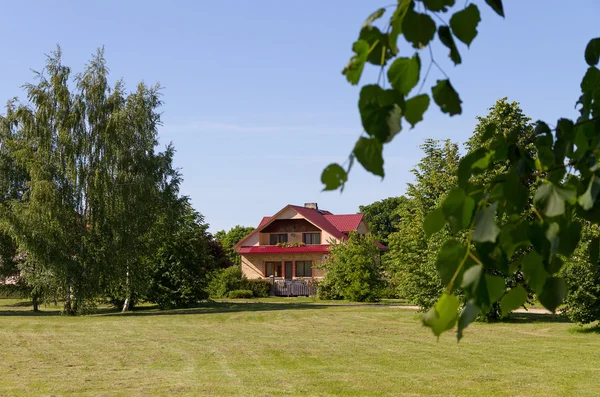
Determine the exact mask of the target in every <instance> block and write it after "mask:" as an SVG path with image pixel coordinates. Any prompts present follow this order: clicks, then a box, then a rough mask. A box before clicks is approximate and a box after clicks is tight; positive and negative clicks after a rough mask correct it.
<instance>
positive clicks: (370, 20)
mask: <svg viewBox="0 0 600 397" xmlns="http://www.w3.org/2000/svg"><path fill="white" fill-rule="evenodd" d="M384 13H385V8H380V9H378V10H377V11H375V12H374V13H372V14H371V15H369V16H368V17H367V19H365V22H364V23H363V28H364V27H366V26H371V24H372V23H373V22H375V21H376V20H378V19H379V18H381V17H382V16H383V14H384Z"/></svg>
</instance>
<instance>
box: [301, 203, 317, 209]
mask: <svg viewBox="0 0 600 397" xmlns="http://www.w3.org/2000/svg"><path fill="white" fill-rule="evenodd" d="M304 208H310V209H311V210H318V209H319V206H318V205H317V203H304Z"/></svg>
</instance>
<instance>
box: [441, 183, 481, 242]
mask: <svg viewBox="0 0 600 397" xmlns="http://www.w3.org/2000/svg"><path fill="white" fill-rule="evenodd" d="M474 209H475V200H473V199H472V198H471V197H469V196H467V195H466V194H465V191H464V190H463V189H461V188H454V189H452V190H451V191H450V192H449V193H448V195H447V196H446V198H445V199H444V202H443V203H442V211H443V213H444V216H445V217H446V220H447V221H448V223H449V224H450V227H452V229H453V230H454V231H455V232H458V231H460V230H463V229H466V228H468V227H469V225H470V224H471V218H472V216H473V210H474Z"/></svg>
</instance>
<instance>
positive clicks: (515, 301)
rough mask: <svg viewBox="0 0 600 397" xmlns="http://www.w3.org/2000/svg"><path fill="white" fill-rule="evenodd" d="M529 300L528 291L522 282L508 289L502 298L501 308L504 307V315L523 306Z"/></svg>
mask: <svg viewBox="0 0 600 397" xmlns="http://www.w3.org/2000/svg"><path fill="white" fill-rule="evenodd" d="M526 301H527V291H525V288H523V286H522V285H521V284H518V285H517V286H516V287H514V288H512V289H511V290H510V291H508V294H506V295H504V297H502V299H501V300H500V308H501V309H502V317H505V316H506V315H507V314H508V313H510V312H512V311H513V310H516V309H518V308H520V307H521V306H523V305H524V304H525V302H526Z"/></svg>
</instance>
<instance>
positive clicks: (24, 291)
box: [0, 284, 33, 299]
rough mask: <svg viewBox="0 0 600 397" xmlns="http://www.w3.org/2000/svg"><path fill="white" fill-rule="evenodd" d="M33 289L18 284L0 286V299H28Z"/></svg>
mask: <svg viewBox="0 0 600 397" xmlns="http://www.w3.org/2000/svg"><path fill="white" fill-rule="evenodd" d="M32 291H33V288H31V287H30V286H27V285H20V284H0V298H2V299H4V298H9V299H19V298H30V297H31V293H32Z"/></svg>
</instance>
